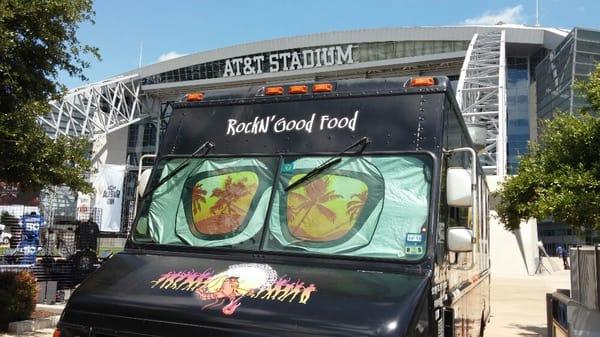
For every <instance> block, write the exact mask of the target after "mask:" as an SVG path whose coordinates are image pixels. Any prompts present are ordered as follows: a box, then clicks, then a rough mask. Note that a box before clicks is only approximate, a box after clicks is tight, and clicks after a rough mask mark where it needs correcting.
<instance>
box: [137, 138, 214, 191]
mask: <svg viewBox="0 0 600 337" xmlns="http://www.w3.org/2000/svg"><path fill="white" fill-rule="evenodd" d="M214 147H215V144H214V143H213V142H210V141H208V142H205V143H204V144H202V145H200V146H199V147H198V148H197V149H196V151H194V152H193V153H192V154H191V155H190V156H189V157H187V158H186V160H184V161H183V162H182V163H181V164H179V166H177V167H176V168H175V169H174V170H173V171H171V173H169V174H167V175H166V176H165V177H164V178H162V179H161V180H160V181H159V182H158V184H156V185H154V186H152V188H151V189H150V190H149V191H148V192H146V193H144V195H143V196H142V199H145V198H146V197H147V196H149V195H150V194H152V192H154V191H155V190H156V189H157V188H159V187H160V186H161V185H162V184H164V183H165V182H167V180H169V179H171V178H173V177H174V176H175V175H176V174H177V173H179V172H180V171H181V170H183V169H184V168H186V166H188V165H189V164H190V160H191V159H192V158H201V157H204V156H206V155H207V154H208V153H209V152H210V151H212V149H213V148H214ZM204 149H206V150H205V151H204V152H203V153H202V154H199V153H200V151H202V150H204Z"/></svg>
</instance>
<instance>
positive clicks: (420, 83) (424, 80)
mask: <svg viewBox="0 0 600 337" xmlns="http://www.w3.org/2000/svg"><path fill="white" fill-rule="evenodd" d="M434 85H435V79H434V78H433V77H431V76H428V77H413V78H411V79H410V86H411V87H431V86H434Z"/></svg>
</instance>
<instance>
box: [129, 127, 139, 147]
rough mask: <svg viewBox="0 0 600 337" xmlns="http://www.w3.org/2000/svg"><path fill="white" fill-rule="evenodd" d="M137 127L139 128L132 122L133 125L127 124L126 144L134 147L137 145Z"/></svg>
mask: <svg viewBox="0 0 600 337" xmlns="http://www.w3.org/2000/svg"><path fill="white" fill-rule="evenodd" d="M138 129H139V125H138V124H133V125H130V126H129V131H128V135H127V146H128V147H135V146H136V145H137V138H138Z"/></svg>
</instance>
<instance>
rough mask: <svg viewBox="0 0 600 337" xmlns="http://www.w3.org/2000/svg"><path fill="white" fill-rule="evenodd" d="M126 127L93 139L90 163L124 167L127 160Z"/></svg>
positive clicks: (96, 165) (95, 165)
mask: <svg viewBox="0 0 600 337" xmlns="http://www.w3.org/2000/svg"><path fill="white" fill-rule="evenodd" d="M127 129H128V128H127V127H123V128H121V129H119V130H116V131H113V132H111V133H109V134H107V135H104V136H100V137H98V138H97V139H94V145H93V152H92V163H93V164H94V167H96V168H97V167H98V166H99V165H101V164H113V165H125V163H126V159H127Z"/></svg>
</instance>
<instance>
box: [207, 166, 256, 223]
mask: <svg viewBox="0 0 600 337" xmlns="http://www.w3.org/2000/svg"><path fill="white" fill-rule="evenodd" d="M247 182H248V178H246V177H244V178H242V179H240V180H239V181H236V182H235V183H234V182H233V179H231V176H228V177H227V178H226V179H225V183H224V184H223V187H222V188H215V189H214V190H213V192H212V194H211V197H217V198H218V200H217V202H215V204H214V205H213V206H212V207H211V208H210V211H211V213H213V214H217V213H218V214H227V215H232V216H236V217H238V216H240V215H241V214H242V213H244V212H245V210H243V209H241V208H240V207H238V206H237V205H236V203H237V202H238V201H239V200H240V199H242V198H244V197H245V196H248V195H250V194H252V188H253V186H249V185H247Z"/></svg>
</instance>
